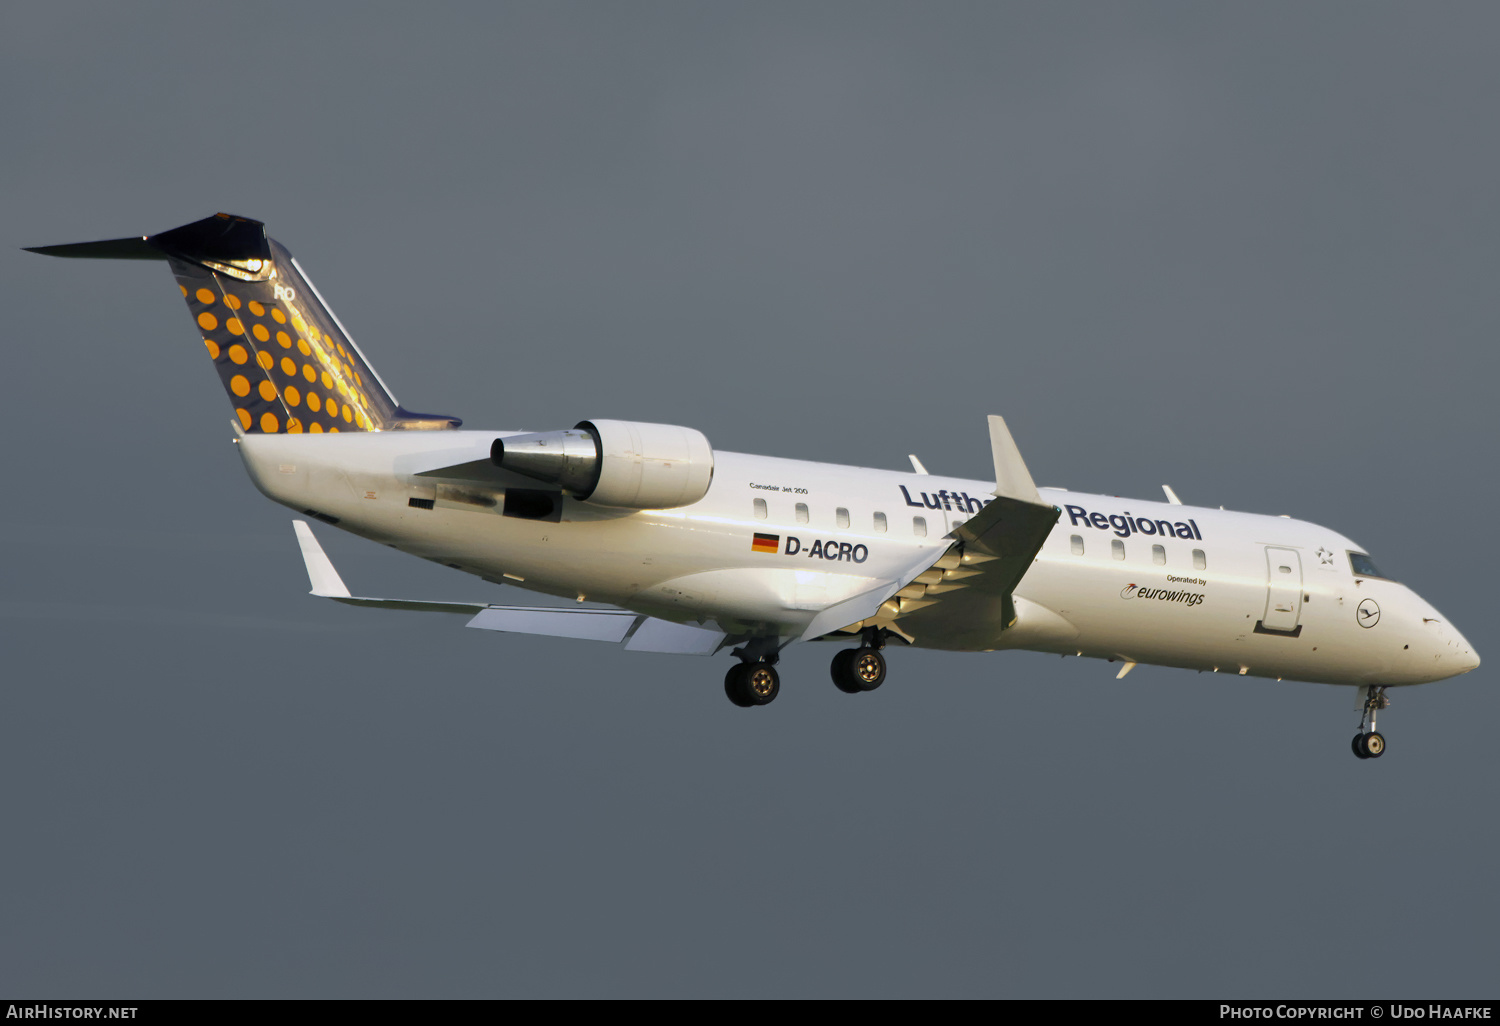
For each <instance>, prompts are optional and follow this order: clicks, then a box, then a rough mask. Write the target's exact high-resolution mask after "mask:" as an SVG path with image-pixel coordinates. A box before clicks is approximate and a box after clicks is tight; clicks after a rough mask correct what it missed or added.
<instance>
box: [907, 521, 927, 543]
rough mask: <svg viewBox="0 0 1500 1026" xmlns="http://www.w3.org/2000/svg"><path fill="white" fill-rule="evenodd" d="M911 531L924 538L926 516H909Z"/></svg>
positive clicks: (925, 534)
mask: <svg viewBox="0 0 1500 1026" xmlns="http://www.w3.org/2000/svg"><path fill="white" fill-rule="evenodd" d="M911 533H912V534H914V535H916V536H917V537H918V538H926V537H927V518H926V517H912V518H911Z"/></svg>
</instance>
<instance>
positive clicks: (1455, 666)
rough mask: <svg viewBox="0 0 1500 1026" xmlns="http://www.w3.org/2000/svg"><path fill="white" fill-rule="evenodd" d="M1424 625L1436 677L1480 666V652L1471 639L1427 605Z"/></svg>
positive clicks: (1452, 675) (1455, 674)
mask: <svg viewBox="0 0 1500 1026" xmlns="http://www.w3.org/2000/svg"><path fill="white" fill-rule="evenodd" d="M1424 604H1425V603H1424ZM1422 626H1423V627H1425V628H1426V631H1425V633H1426V634H1427V638H1428V641H1427V645H1426V646H1424V647H1425V648H1426V649H1427V650H1428V651H1429V652H1430V653H1431V654H1432V657H1433V669H1434V670H1435V671H1436V672H1437V674H1438V676H1437V677H1435V678H1434V679H1436V680H1442V679H1443V678H1444V677H1456V676H1458V675H1459V674H1460V673H1468V672H1469V671H1470V670H1474V669H1477V668H1478V667H1479V653H1478V652H1475V651H1474V646H1473V645H1471V644H1469V639H1468V638H1465V637H1464V636H1463V635H1462V634H1460V633H1459V632H1458V628H1456V627H1454V626H1453V625H1452V624H1451V623H1449V622H1448V621H1447V620H1446V619H1444V618H1442V617H1441V616H1439V615H1438V611H1437V610H1436V609H1433V608H1432V607H1431V606H1428V607H1427V613H1426V614H1425V615H1424V616H1423V617H1422Z"/></svg>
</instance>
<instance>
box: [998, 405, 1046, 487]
mask: <svg viewBox="0 0 1500 1026" xmlns="http://www.w3.org/2000/svg"><path fill="white" fill-rule="evenodd" d="M990 450H991V452H992V454H993V456H994V458H995V494H996V495H998V496H1000V497H1002V498H1006V499H1016V500H1018V501H1020V502H1029V503H1032V504H1033V505H1037V506H1045V505H1046V503H1044V502H1042V497H1041V495H1040V494H1039V493H1038V492H1037V490H1036V484H1035V483H1034V482H1033V481H1032V480H1031V472H1030V471H1029V470H1027V469H1026V461H1025V460H1023V459H1021V450H1020V449H1017V448H1016V440H1015V439H1014V438H1012V437H1011V436H1010V428H1008V427H1006V426H1005V418H1004V417H997V416H995V415H994V414H991V415H990Z"/></svg>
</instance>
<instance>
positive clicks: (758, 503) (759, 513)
mask: <svg viewBox="0 0 1500 1026" xmlns="http://www.w3.org/2000/svg"><path fill="white" fill-rule="evenodd" d="M767 516H768V514H767V512H766V500H765V499H756V500H755V519H756V520H764V519H766V517H767Z"/></svg>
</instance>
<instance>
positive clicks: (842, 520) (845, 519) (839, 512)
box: [834, 506, 849, 527]
mask: <svg viewBox="0 0 1500 1026" xmlns="http://www.w3.org/2000/svg"><path fill="white" fill-rule="evenodd" d="M834 517H835V518H836V519H837V520H838V522H839V526H840V527H848V526H849V511H848V510H847V509H845V508H844V507H842V506H840V507H839V508H838V509H836V510H834Z"/></svg>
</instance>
